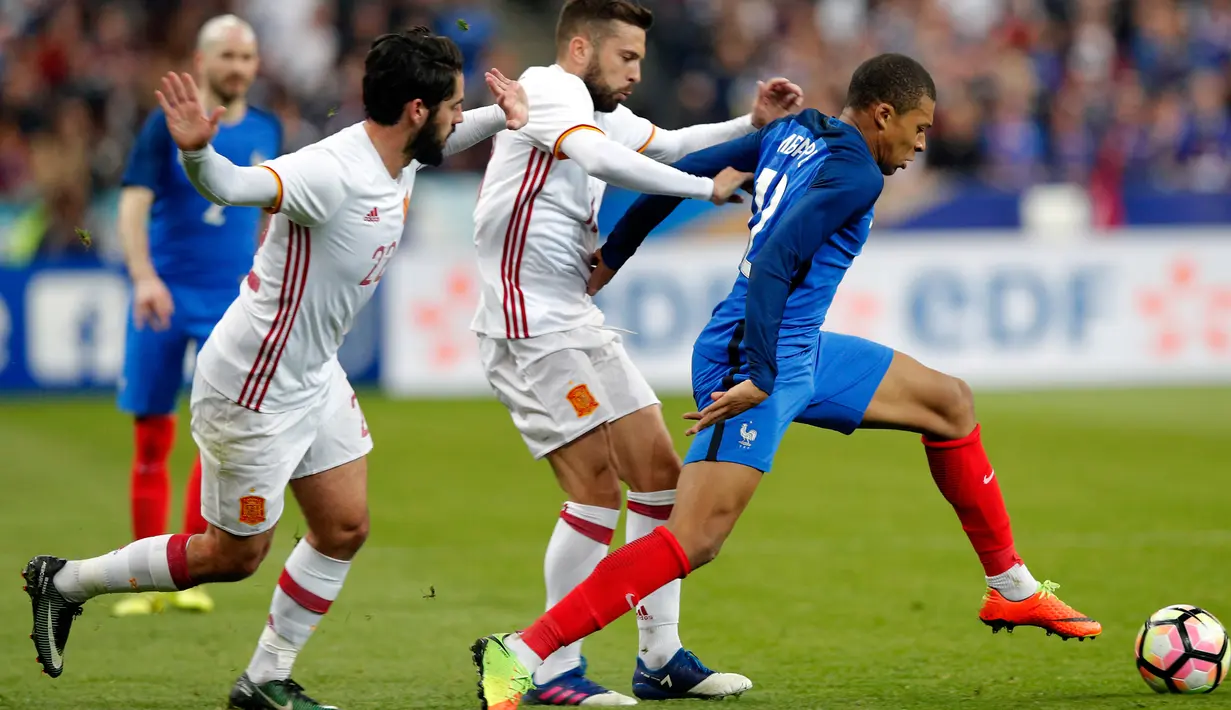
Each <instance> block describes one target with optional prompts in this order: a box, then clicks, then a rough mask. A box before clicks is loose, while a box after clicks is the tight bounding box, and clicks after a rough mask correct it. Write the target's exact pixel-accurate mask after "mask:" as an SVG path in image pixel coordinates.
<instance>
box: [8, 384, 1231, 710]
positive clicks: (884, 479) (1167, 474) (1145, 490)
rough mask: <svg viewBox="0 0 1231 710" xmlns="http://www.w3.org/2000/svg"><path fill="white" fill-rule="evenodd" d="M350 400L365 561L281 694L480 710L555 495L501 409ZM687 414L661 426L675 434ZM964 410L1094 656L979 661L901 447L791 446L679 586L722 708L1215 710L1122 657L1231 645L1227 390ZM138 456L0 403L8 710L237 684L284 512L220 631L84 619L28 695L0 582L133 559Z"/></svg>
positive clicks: (890, 442)
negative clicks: (706, 561) (481, 657)
mask: <svg viewBox="0 0 1231 710" xmlns="http://www.w3.org/2000/svg"><path fill="white" fill-rule="evenodd" d="M361 398H362V402H363V404H364V409H365V412H366V415H367V420H368V424H369V426H370V428H371V430H372V432H373V435H374V437H375V441H376V450H375V452H374V453H373V455H372V457H371V460H370V464H371V508H372V518H373V525H372V536H371V539H370V540H369V542H368V545H367V547H366V548H365V549H364V550H363V552H361V553H360V556H359V557H358V559H357V564H356V565H355V568H354V571H353V573H352V574H351V576H350V578H349V579H348V581H347V585H346V589H345V591H344V592H343V593H342V597H341V599H340V600H339V602H338V603H337V604H336V605H335V606H334V608H333V611H332V612H331V613H330V615H329V617H328V618H327V619H326V620H325V622H324V623H323V624H322V627H321V629H320V630H319V631H318V632H317V634H316V636H315V637H314V638H313V639H312V641H311V643H310V644H309V645H308V648H307V649H306V651H305V652H304V653H303V654H302V655H301V656H300V661H299V665H298V671H297V673H296V678H297V680H299V681H300V682H302V683H303V684H304V685H305V686H306V687H307V688H308V690H309V692H311V693H312V694H313V695H316V696H317V697H318V698H320V699H321V700H324V701H326V702H334V703H336V704H338V705H339V706H340V707H342V708H346V709H347V710H354V709H359V708H371V709H375V708H473V707H476V706H477V703H476V701H475V700H474V673H473V671H472V669H471V665H470V658H469V652H468V647H469V645H470V643H471V641H472V640H473V639H474V638H475V637H477V636H479V635H482V634H484V633H488V632H495V631H509V630H513V629H515V628H519V627H521V626H523V625H525V624H528V623H529V622H530V621H531V620H532V619H534V618H535V616H536V615H537V614H538V613H539V612H540V611H541V610H542V602H543V589H542V578H541V574H542V553H543V550H544V547H545V545H546V543H547V536H548V535H549V534H550V531H551V528H552V526H553V524H554V522H555V516H556V514H557V511H558V510H559V505H560V503H561V500H562V497H561V494H560V493H559V492H558V491H557V490H556V488H555V485H554V482H553V480H552V477H551V474H550V472H549V469H548V468H547V467H546V464H540V463H535V462H533V461H532V460H531V459H530V457H529V455H528V454H527V453H526V451H525V449H524V448H523V446H522V444H521V441H520V439H519V438H518V437H517V435H516V433H515V432H514V430H513V428H512V425H511V424H510V422H509V421H508V418H507V415H506V413H505V412H504V411H503V409H502V408H501V407H500V406H499V405H498V404H497V403H495V402H494V401H489V400H479V401H446V402H428V401H414V402H401V401H388V400H386V399H383V398H382V397H380V396H379V395H377V394H375V393H369V394H366V395H364V394H361ZM686 407H687V402H685V401H683V400H678V399H673V400H670V401H668V402H667V405H666V412H667V416H668V422H669V423H670V425H671V426H672V428H673V430H674V431H676V432H682V431H683V430H684V429H685V423H684V422H683V421H681V420H680V415H681V414H682V413H683V412H684V411H685V408H686ZM979 410H980V419H981V420H982V422H983V424H984V432H985V433H984V440H985V442H986V445H987V448H988V451H989V453H990V455H991V458H992V462H993V464H994V465H995V467H996V471H997V475H998V476H999V478H1000V485H1001V486H1002V488H1003V490H1004V492H1005V496H1006V498H1007V499H1008V503H1009V510H1010V513H1011V514H1012V516H1013V525H1014V530H1015V533H1016V536H1017V541H1018V549H1019V551H1020V552H1021V553H1022V554H1023V556H1024V557H1025V558H1026V560H1027V562H1028V563H1029V565H1030V567H1031V570H1032V571H1033V572H1034V573H1035V575H1036V576H1038V577H1039V578H1040V579H1042V578H1045V577H1046V578H1050V579H1053V580H1055V581H1058V582H1060V583H1061V584H1062V587H1061V590H1060V594H1061V596H1062V597H1063V598H1064V599H1065V600H1066V601H1069V602H1070V603H1072V604H1073V605H1074V606H1076V607H1077V608H1078V609H1080V610H1082V611H1085V612H1087V613H1089V614H1091V615H1093V616H1095V617H1096V618H1098V619H1099V620H1101V621H1102V623H1103V624H1104V629H1105V630H1104V634H1103V637H1102V638H1100V639H1098V640H1097V641H1095V642H1093V643H1084V644H1078V643H1077V642H1074V641H1070V642H1067V643H1065V642H1061V641H1060V640H1059V639H1057V638H1055V637H1052V638H1047V637H1045V636H1044V634H1043V632H1042V631H1039V630H1037V629H1025V628H1024V629H1019V630H1018V631H1017V632H1016V633H1014V634H1012V635H1006V634H1003V633H1002V634H999V635H996V636H993V635H992V634H991V633H990V632H989V631H988V629H987V628H985V627H984V626H983V625H982V624H980V623H979V622H978V620H977V618H976V612H977V610H978V606H979V602H980V597H981V595H982V592H983V587H982V577H981V569H980V568H979V565H978V562H977V560H976V559H975V556H974V554H973V553H972V552H971V551H970V549H969V547H968V544H967V542H966V538H965V536H964V535H963V534H962V531H961V529H960V527H959V525H958V523H957V520H956V518H955V516H954V515H953V513H952V511H951V510H950V508H949V506H948V505H947V504H946V503H945V502H944V500H943V499H942V498H941V497H940V494H939V493H937V491H936V490H935V488H934V486H933V485H932V481H931V479H930V477H929V476H928V472H927V467H926V463H925V459H924V455H923V451H922V449H921V447H920V445H919V441H918V439H917V437H915V436H912V435H908V434H899V433H893V432H861V433H859V434H856V435H855V436H853V437H850V438H846V437H842V436H840V435H836V434H832V433H829V432H819V431H813V430H807V429H804V428H801V427H800V428H796V429H794V430H792V432H791V433H790V434H789V435H788V437H787V441H786V442H785V443H784V446H783V448H782V452H781V454H780V456H779V458H778V461H777V468H776V470H775V471H774V472H773V473H772V474H770V476H769V477H768V478H767V480H766V481H765V482H764V484H763V485H762V487H761V490H760V491H759V492H758V494H757V497H756V499H755V500H754V501H753V503H752V505H751V507H750V509H749V511H748V513H747V514H746V515H745V516H744V519H743V520H742V521H741V522H740V524H739V526H738V528H737V529H736V532H735V533H734V535H733V536H732V538H731V540H730V541H729V543H728V544H727V547H726V549H725V551H724V553H723V555H722V556H721V557H720V558H719V559H718V561H716V562H715V563H714V564H712V565H711V566H709V567H707V568H704V569H702V570H700V571H699V572H698V573H697V574H696V575H695V576H694V577H692V578H690V579H689V580H688V581H686V582H685V584H684V620H683V636H684V639H685V642H686V643H687V644H688V645H689V647H690V648H692V649H693V650H695V651H696V652H697V653H698V654H699V655H700V656H701V657H702V658H703V659H704V660H705V661H706V662H707V663H709V664H710V665H712V666H713V667H716V668H720V669H730V670H732V671H738V672H741V673H744V674H746V675H748V676H749V677H751V678H752V679H753V681H754V683H755V684H756V687H755V688H754V689H753V690H752V691H751V692H749V693H748V694H746V695H745V696H744V697H743V698H741V699H740V700H739V701H738V705H736V707H739V708H747V709H748V710H752V709H753V708H786V709H791V710H799V709H805V708H849V707H859V708H894V709H896V708H924V707H927V708H965V707H983V708H1010V709H1012V710H1017V709H1019V708H1067V707H1073V708H1137V707H1144V708H1151V707H1181V706H1183V707H1190V706H1191V707H1201V708H1210V707H1231V687H1225V688H1220V689H1219V690H1218V691H1216V692H1215V693H1213V694H1212V695H1209V696H1203V697H1196V698H1168V697H1159V696H1156V695H1155V694H1154V693H1152V692H1151V691H1150V690H1149V689H1148V688H1147V687H1146V686H1145V684H1144V683H1142V681H1141V679H1140V678H1139V677H1138V676H1137V673H1136V670H1135V669H1134V668H1133V655H1132V641H1133V638H1134V636H1135V634H1136V631H1137V628H1138V626H1139V625H1140V624H1141V622H1142V621H1143V620H1144V619H1145V618H1146V616H1147V615H1149V614H1150V613H1151V612H1153V611H1154V610H1156V609H1158V608H1159V607H1162V606H1164V605H1166V604H1171V603H1181V602H1183V603H1191V604H1197V605H1199V606H1203V607H1205V608H1207V609H1209V610H1211V611H1212V612H1213V613H1214V614H1216V615H1219V616H1221V618H1222V619H1224V620H1225V621H1228V622H1231V567H1229V563H1231V526H1229V525H1228V509H1229V506H1228V503H1229V502H1231V494H1229V493H1228V491H1229V490H1231V488H1229V484H1228V477H1227V476H1228V467H1231V390H1226V389H1221V390H1219V389H1206V390H1199V389H1187V390H1154V391H1123V392H1107V391H1085V392H1067V393H1032V394H997V395H984V396H982V397H981V398H980V400H979ZM178 444H179V445H178V446H177V448H176V451H175V455H174V471H175V475H176V484H177V489H176V499H177V501H178V499H179V497H180V496H181V495H182V491H181V490H180V488H182V481H183V479H184V477H185V476H186V474H187V470H188V468H189V466H188V464H189V460H190V457H191V455H192V446H191V439H190V438H189V437H188V433H187V422H186V420H184V419H183V418H181V422H180V438H179V442H178ZM679 444H680V449H681V451H682V450H683V447H684V445H685V443H684V441H683V438H682V437H681V439H680V442H679ZM130 447H131V426H130V424H129V422H128V420H127V419H126V418H125V417H124V416H123V415H121V414H120V413H118V412H117V411H115V409H114V408H113V406H112V403H111V401H110V400H109V399H87V400H44V401H40V402H36V401H33V400H31V401H20V402H12V401H10V402H5V403H2V404H0V451H2V452H3V468H2V470H3V474H2V476H3V483H4V494H3V496H2V497H0V567H3V569H4V570H5V571H4V574H5V575H9V576H4V577H0V579H7V580H8V584H9V587H8V589H7V591H3V590H0V708H23V709H29V710H36V709H37V710H58V709H63V710H68V709H70V708H71V709H73V710H77V709H79V708H88V709H90V710H99V709H102V708H125V709H134V710H135V709H143V708H148V709H150V710H154V709H157V710H180V709H185V710H186V709H188V708H194V709H202V708H205V709H209V708H220V707H222V706H223V705H224V703H225V698H226V694H227V692H228V690H229V688H230V686H231V683H232V682H233V681H234V679H235V677H236V676H237V675H238V674H239V673H240V672H242V670H243V668H244V667H245V666H246V664H247V662H248V659H249V656H250V654H251V651H252V646H253V644H254V643H255V641H256V638H257V636H258V635H259V633H260V631H261V627H262V624H263V622H264V620H265V616H266V613H267V608H268V604H269V597H270V593H271V591H272V585H273V583H274V581H275V579H276V577H277V575H278V573H279V571H280V569H281V563H282V560H283V559H285V556H286V554H287V552H288V551H289V549H290V545H291V544H292V540H293V536H294V534H295V532H296V531H297V530H298V531H300V532H302V531H303V522H302V519H301V518H300V517H299V514H298V511H297V510H296V509H295V508H294V507H293V506H289V505H288V509H287V512H286V515H285V517H284V518H283V522H282V525H281V529H280V530H279V534H278V539H277V543H276V544H275V547H274V550H273V552H272V553H271V555H270V557H269V559H268V560H267V562H266V564H265V566H264V568H263V569H262V570H261V571H260V572H259V573H258V574H257V575H256V577H254V578H253V579H251V580H248V581H245V582H243V583H240V584H235V585H230V586H215V587H213V588H212V589H211V591H212V592H213V594H214V595H215V597H216V599H217V601H218V605H219V608H218V610H217V611H216V612H215V613H214V614H212V615H209V616H192V615H187V614H184V613H176V612H172V611H169V612H168V613H167V614H165V615H163V616H161V617H154V618H143V619H113V618H111V617H110V616H109V615H108V612H109V606H110V605H109V600H107V599H101V600H97V601H95V602H92V603H90V604H89V605H87V607H86V611H85V614H84V615H83V616H82V617H81V619H79V620H78V622H77V624H76V626H75V627H74V629H73V635H72V640H71V643H70V645H69V648H68V653H67V656H66V658H67V669H66V672H65V674H64V676H62V677H61V678H59V679H58V680H54V681H53V680H50V679H48V678H46V677H43V676H42V675H40V673H39V669H38V666H37V665H36V663H35V660H34V655H35V654H34V650H33V648H32V646H31V644H30V642H29V641H28V640H27V638H26V636H27V634H28V633H29V630H30V617H29V604H28V600H27V597H26V595H25V594H23V593H22V592H21V579H20V578H19V575H18V572H19V570H20V569H21V567H22V565H24V563H25V562H26V560H27V559H28V558H29V557H31V556H32V555H34V554H38V553H53V554H57V555H61V556H68V557H82V556H89V555H95V554H101V553H103V552H105V551H107V550H109V549H112V548H114V547H118V546H121V545H123V544H125V543H126V542H127V538H128V534H129V532H128V531H129V525H128V492H127V486H128V468H129V456H130ZM176 505H177V506H178V502H177V504H176ZM178 517H179V513H178V510H177V508H173V510H172V519H173V521H174V522H177V521H178ZM617 535H618V537H617V539H622V535H623V533H622V532H620V533H617ZM432 589H434V590H435V595H434V596H433V595H432V594H431V592H430V590H432ZM635 629H636V627H635V624H634V621H633V619H632V618H630V617H625V618H623V619H621V620H620V621H618V622H617V623H615V624H614V625H613V626H612V627H611V628H609V629H607V630H605V631H603V632H601V633H600V634H598V635H596V636H595V637H594V638H593V639H591V640H590V641H588V642H587V644H586V646H585V652H586V655H587V656H588V658H589V660H590V667H591V669H592V675H593V677H594V678H595V679H596V680H598V681H600V682H602V683H605V684H607V685H609V686H610V687H612V688H614V689H616V690H620V691H623V692H626V693H627V692H630V689H629V683H630V679H631V675H632V670H633V663H634V653H635V643H636V642H635V633H636V630H635ZM731 702H732V701H727V703H726V705H730V704H731ZM726 705H724V706H723V707H726ZM685 706H686V707H694V706H695V705H692V704H685Z"/></svg>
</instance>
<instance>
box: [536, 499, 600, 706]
mask: <svg viewBox="0 0 1231 710" xmlns="http://www.w3.org/2000/svg"><path fill="white" fill-rule="evenodd" d="M619 521H620V511H619V510H617V509H612V508H600V507H598V506H596V505H581V504H580V503H573V502H568V503H565V504H564V509H563V510H561V511H560V519H559V520H557V521H556V529H555V530H554V531H553V532H552V534H551V542H549V543H548V544H547V556H546V558H545V559H544V560H543V576H544V578H545V579H546V581H547V608H548V609H550V608H552V607H553V606H555V605H556V604H558V603H559V602H560V600H561V599H563V598H564V597H566V596H567V595H568V593H569V592H571V591H573V588H574V587H576V586H577V585H578V584H581V582H582V580H584V579H585V578H586V577H589V576H590V573H591V572H593V571H594V568H595V567H597V566H598V563H599V562H602V561H603V558H604V557H606V556H607V548H608V546H609V545H610V544H611V536H612V535H613V534H614V533H615V527H616V523H618V522H619ZM541 664H542V665H539V664H538V663H536V664H535V665H536V666H538V672H536V673H535V675H534V681H535V682H536V683H539V684H542V683H546V682H547V681H549V680H551V679H552V678H555V677H556V676H559V675H560V674H562V673H567V672H569V671H571V670H573V669H574V668H576V667H577V666H579V665H581V641H580V640H578V641H576V642H574V643H571V644H569V645H568V646H565V647H564V648H561V649H560V650H558V651H556V652H555V653H553V654H551V655H550V656H548V657H547V658H546V659H544V660H543V661H541Z"/></svg>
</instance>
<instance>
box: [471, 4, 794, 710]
mask: <svg viewBox="0 0 1231 710" xmlns="http://www.w3.org/2000/svg"><path fill="white" fill-rule="evenodd" d="M651 23H652V16H651V14H650V11H649V10H646V9H645V8H643V7H641V6H640V5H638V4H636V3H634V2H629V0H572V1H571V2H568V3H567V4H566V5H565V6H564V8H563V10H562V11H561V14H560V19H559V23H558V25H557V29H556V51H557V63H556V64H554V65H552V66H549V67H534V68H531V69H528V70H527V71H526V72H525V73H524V74H522V76H521V77H520V78H519V82H520V83H521V85H522V87H523V88H524V89H525V91H526V94H527V96H528V97H529V101H530V117H529V122H528V123H527V124H526V126H525V127H524V128H522V129H521V130H519V131H517V132H516V133H513V132H505V133H501V134H500V135H498V136H497V137H496V141H495V146H494V149H493V153H492V158H491V161H490V163H489V164H488V168H487V172H486V175H485V176H484V179H483V186H482V188H481V191H480V194H479V199H478V203H477V205H476V207H475V229H476V234H475V241H476V244H477V248H478V258H479V271H480V274H481V277H482V290H481V299H480V304H479V307H478V313H477V314H476V316H475V319H474V323H473V326H472V327H473V329H474V330H475V331H477V332H478V334H479V347H480V355H481V358H482V361H483V366H484V369H485V371H486V375H487V378H488V381H489V382H490V384H491V386H492V389H493V390H494V391H495V393H496V396H497V398H498V399H499V400H500V401H501V402H502V403H504V405H505V406H506V407H507V408H508V409H509V412H510V414H511V415H512V418H513V422H514V424H515V425H516V426H517V428H518V430H519V431H520V432H521V434H522V437H523V439H524V440H525V443H526V445H527V446H528V447H529V449H530V452H531V454H533V455H534V457H535V458H546V459H547V460H548V461H549V462H550V464H551V466H552V468H553V470H554V471H555V474H556V477H557V479H558V481H559V483H560V486H561V488H562V489H563V490H564V492H565V494H566V495H567V496H568V501H567V502H566V503H565V504H564V508H563V511H562V512H561V513H560V517H559V520H558V521H557V522H556V526H555V530H554V532H553V533H552V537H551V541H550V543H549V544H548V547H547V555H546V562H545V565H544V572H545V576H546V583H547V606H548V607H551V606H552V605H553V604H555V603H557V602H559V601H560V600H561V599H562V598H564V596H565V595H567V594H568V593H569V592H570V591H571V590H572V589H573V587H575V586H576V585H577V584H578V583H580V582H581V581H582V580H583V579H585V577H586V576H587V575H588V574H590V573H591V572H592V571H593V570H594V568H595V566H596V565H597V564H598V563H599V561H600V560H602V559H603V557H604V556H605V555H606V554H607V548H608V545H609V544H610V542H611V539H612V535H613V532H614V530H615V527H616V523H617V521H618V520H619V516H620V507H621V488H620V481H621V480H623V481H624V482H625V483H627V484H628V486H629V489H630V490H629V493H628V520H627V525H626V531H627V539H628V541H629V542H631V541H633V540H636V539H638V538H640V537H642V536H644V535H647V534H649V533H650V532H651V531H652V530H653V529H654V528H655V527H657V526H658V525H660V524H661V523H663V522H664V521H666V519H667V517H668V516H669V515H670V513H671V507H672V505H673V504H674V502H675V485H676V480H677V479H678V478H679V474H680V459H679V457H678V456H677V455H676V453H675V450H674V447H673V445H672V442H671V436H670V434H669V433H668V431H667V429H666V424H665V423H664V421H663V417H662V412H661V408H660V406H659V401H658V398H657V397H656V396H655V395H654V392H653V390H652V389H651V388H650V386H649V384H648V383H647V382H646V381H645V378H644V377H643V376H642V375H641V373H640V372H638V371H637V368H636V367H635V366H634V365H633V363H632V361H631V360H630V359H629V357H628V355H627V354H626V352H625V351H624V347H623V345H622V343H621V341H620V337H619V335H618V334H616V333H615V332H613V331H612V330H611V329H608V328H606V327H604V325H603V314H602V313H601V312H600V311H599V310H598V308H597V307H596V306H595V305H594V303H593V301H591V299H590V297H589V296H588V295H587V294H586V282H587V279H588V278H589V276H590V268H591V263H592V262H591V255H592V254H594V253H595V250H596V249H597V247H598V228H597V226H596V225H597V219H596V217H597V215H596V210H597V209H598V206H599V204H601V202H602V197H603V191H604V188H605V186H606V183H611V184H614V185H617V186H620V187H625V188H628V189H631V190H636V191H638V192H646V193H654V194H665V195H675V196H679V197H689V198H694V199H702V200H705V199H708V200H713V201H714V202H717V203H722V202H725V201H727V199H728V198H729V197H730V196H731V194H732V193H733V192H734V191H735V190H736V189H738V187H739V185H740V183H741V182H742V180H743V177H742V176H740V175H738V174H735V175H732V174H722V175H719V176H718V177H717V178H715V179H714V180H712V181H711V180H710V179H708V178H701V177H696V176H693V175H688V174H686V173H682V172H680V171H678V170H676V169H674V168H672V167H670V166H668V165H663V164H661V163H660V162H658V161H663V162H670V161H674V160H678V159H679V158H681V157H683V156H684V155H686V154H688V153H691V152H693V151H696V150H699V149H702V148H705V147H709V146H711V145H715V144H718V143H722V142H725V141H727V140H731V139H734V138H738V137H740V136H743V135H745V134H748V133H751V132H753V131H754V130H756V129H757V128H759V127H760V126H762V125H765V124H766V123H769V122H770V121H772V120H774V119H776V118H778V117H780V116H782V115H785V114H786V113H787V112H789V111H790V110H794V109H797V108H798V107H799V106H800V105H801V104H802V92H801V91H800V90H799V87H797V86H795V85H794V84H791V83H790V82H788V81H786V80H785V79H775V80H772V81H770V82H766V83H765V84H763V85H762V86H761V87H760V92H759V96H758V98H757V101H756V103H755V104H754V110H753V112H752V113H751V114H749V115H745V116H742V117H740V118H737V119H734V120H732V121H728V122H726V123H719V124H712V125H701V126H692V127H689V128H685V129H681V130H676V131H664V130H658V129H656V128H655V127H654V126H653V125H652V124H651V123H650V122H649V121H647V120H645V119H643V118H639V117H637V116H636V115H634V114H633V113H632V112H631V111H629V110H628V109H627V108H626V107H624V106H623V105H622V102H623V101H624V100H625V99H626V98H627V97H628V95H629V94H630V93H631V91H632V87H633V85H634V84H635V83H637V81H639V79H640V74H641V69H640V64H641V59H642V57H643V56H644V54H645V39H646V30H647V29H648V28H649V27H650V25H651ZM598 268H603V267H602V265H601V263H600V264H598ZM636 611H637V626H638V630H639V632H640V646H639V649H640V652H639V654H638V658H637V665H636V670H635V671H634V675H633V694H634V695H636V696H637V697H638V698H642V699H646V700H668V699H676V698H698V697H699V698H721V697H724V696H727V695H737V694H739V693H742V692H744V691H746V690H748V689H749V688H750V687H752V683H751V681H749V680H748V679H747V678H745V677H744V676H741V675H737V674H734V673H716V672H714V671H712V670H710V669H709V668H707V667H706V666H705V665H704V664H702V663H701V662H700V661H699V660H698V659H697V657H696V656H695V655H693V654H692V653H690V652H688V651H687V650H685V649H684V648H683V645H682V643H681V642H680V637H679V630H678V627H679V616H680V583H679V581H678V580H677V581H676V582H672V583H671V584H669V585H667V586H666V587H664V588H663V589H661V590H660V591H658V592H657V593H655V594H653V595H651V596H650V597H647V598H646V599H645V603H644V604H643V605H641V606H639V607H638V608H637V609H636ZM534 681H535V685H536V687H535V689H534V690H532V691H531V692H530V693H529V694H528V695H527V696H526V698H527V700H528V701H529V702H532V703H540V704H548V705H586V706H595V705H606V706H611V705H635V704H637V703H636V701H635V700H634V699H633V698H630V697H628V696H626V695H623V694H620V693H616V692H614V691H611V690H608V689H606V688H604V687H602V686H600V685H598V684H597V683H594V682H593V681H591V680H589V679H588V678H587V677H586V675H585V663H584V661H583V659H582V657H581V648H580V642H578V643H577V644H573V645H571V646H569V647H566V648H563V649H561V650H560V651H558V652H556V653H555V654H553V655H552V656H551V657H550V658H548V659H547V660H546V662H545V663H544V664H543V665H542V667H540V668H539V669H538V671H537V672H536V673H535V677H534Z"/></svg>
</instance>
